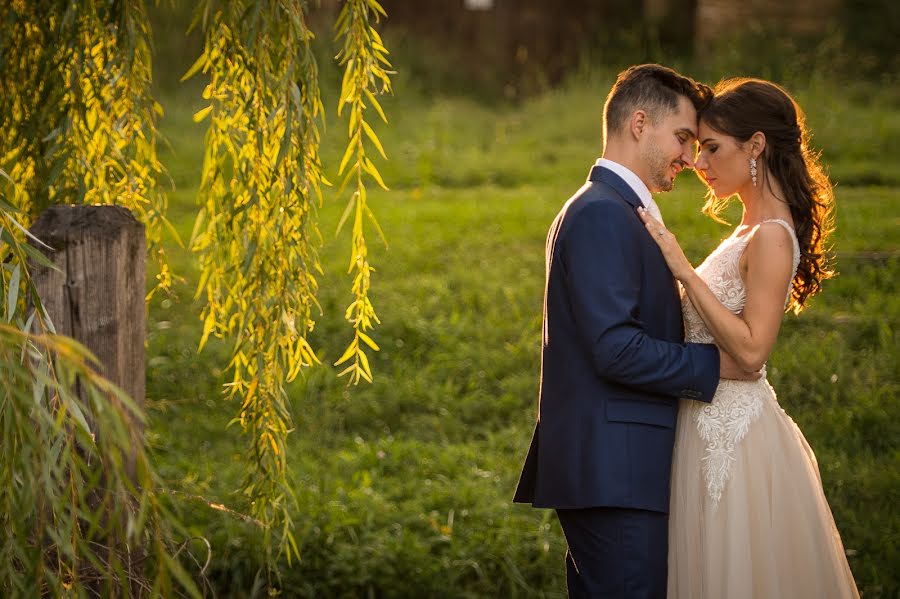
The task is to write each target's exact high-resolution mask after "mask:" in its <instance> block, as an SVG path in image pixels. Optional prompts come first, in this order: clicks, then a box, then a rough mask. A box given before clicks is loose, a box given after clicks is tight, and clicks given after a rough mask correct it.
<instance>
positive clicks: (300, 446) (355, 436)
mask: <svg viewBox="0 0 900 599" xmlns="http://www.w3.org/2000/svg"><path fill="white" fill-rule="evenodd" d="M604 77H605V76H598V78H597V79H596V80H591V81H590V82H589V84H588V83H587V82H581V83H578V82H576V83H572V84H571V85H569V86H568V87H565V88H563V89H561V90H559V91H556V92H552V93H550V94H549V95H547V96H545V97H541V98H537V99H534V100H532V101H529V102H527V103H525V104H524V105H523V106H520V107H516V108H513V107H507V108H485V107H483V106H479V105H477V104H475V103H473V102H472V101H471V100H466V99H459V98H423V97H419V96H416V95H415V94H414V93H410V94H409V95H404V91H403V89H401V90H400V91H399V92H398V97H397V98H396V99H390V100H388V101H387V102H386V104H387V107H386V108H387V110H388V116H389V118H391V120H392V123H391V126H390V127H389V128H388V129H387V130H386V131H385V133H384V135H383V137H382V141H383V142H384V145H385V147H386V149H387V152H388V154H389V157H390V161H389V162H388V163H386V164H385V167H384V168H383V169H382V172H383V174H384V175H385V178H386V180H387V182H388V184H389V185H391V186H392V187H394V188H395V191H393V192H391V193H387V194H385V193H378V194H375V193H373V194H372V196H371V200H372V202H373V206H374V209H375V211H376V214H377V215H378V217H379V220H380V222H381V224H382V226H383V227H384V229H385V231H386V233H387V236H388V240H389V242H390V244H391V247H390V250H386V249H384V248H383V247H381V246H380V245H374V244H373V248H372V250H371V251H372V255H371V260H372V262H373V264H374V265H375V267H376V269H377V271H376V273H375V276H374V280H373V285H374V286H373V293H372V296H373V301H374V302H375V307H376V309H377V311H378V314H379V316H380V318H381V320H382V323H383V324H382V325H381V326H380V327H378V328H377V329H376V330H375V333H374V337H375V339H376V341H377V342H378V343H379V344H380V345H381V347H382V351H381V352H379V353H377V354H375V355H374V356H373V363H372V366H373V371H374V374H375V381H374V383H373V384H372V385H362V386H360V387H351V388H349V389H348V388H347V387H346V386H345V381H343V380H339V379H337V378H336V377H335V374H336V370H335V369H333V368H331V367H329V366H323V367H320V368H316V369H314V370H311V371H309V372H308V373H307V374H306V376H305V377H304V378H303V380H300V381H297V382H296V383H294V384H293V385H292V386H291V387H290V389H289V393H290V396H291V405H292V409H293V412H294V413H293V416H294V421H295V425H296V429H297V430H296V431H295V433H294V434H293V435H291V437H290V438H291V447H290V449H291V456H290V460H289V463H290V465H291V468H292V469H293V471H294V474H295V479H296V481H297V485H298V488H297V494H298V498H299V506H298V508H297V510H296V516H295V521H296V522H297V538H298V541H299V542H300V543H301V558H302V559H301V561H300V563H299V565H296V564H295V566H294V567H293V568H292V569H286V570H285V572H284V574H285V588H286V589H288V590H289V594H291V595H298V596H315V595H319V596H326V595H336V594H339V593H348V594H354V595H364V594H365V593H366V592H367V590H369V589H372V590H374V591H375V592H376V594H378V595H384V596H453V597H466V596H514V595H521V596H563V594H564V589H565V583H564V568H563V565H562V559H563V553H564V542H563V539H562V536H561V533H560V531H559V528H558V526H557V524H556V521H555V519H554V518H552V517H551V515H550V514H549V513H548V512H546V511H540V510H531V509H529V508H527V507H522V506H513V505H512V504H511V502H510V498H511V495H512V492H513V490H514V486H515V482H516V478H517V476H518V473H519V469H520V466H521V462H522V460H523V458H524V455H525V450H526V449H527V444H528V441H529V439H530V434H531V429H532V426H533V420H534V415H535V408H536V398H537V385H538V369H539V340H540V314H541V293H542V285H543V247H544V237H545V234H546V230H547V227H548V226H549V223H550V221H551V220H552V218H553V216H554V215H555V213H556V211H557V210H558V209H559V207H560V206H561V204H562V203H563V202H564V201H565V199H566V198H567V197H568V196H569V195H570V194H571V193H572V192H574V191H575V190H576V189H577V187H578V186H579V185H580V184H581V182H582V181H583V180H584V178H585V177H586V175H587V171H588V168H589V166H590V164H591V162H592V161H593V159H594V158H595V157H596V156H597V154H598V153H599V148H600V137H599V136H600V125H599V115H600V107H601V104H602V95H603V93H604V92H605V89H606V86H607V85H608V83H604V82H605V81H606V79H605V78H604ZM816 85H824V84H816ZM795 91H797V93H798V97H799V98H800V100H801V102H802V103H805V105H807V108H808V112H809V119H810V125H811V127H812V128H813V130H814V132H815V138H814V139H815V143H816V145H817V146H818V147H820V148H822V149H823V150H824V151H825V155H826V160H827V161H828V162H830V164H831V166H832V172H833V173H834V174H835V178H836V179H837V180H838V182H839V186H838V189H837V201H838V233H837V236H836V240H835V247H836V250H837V252H838V260H837V269H838V271H839V272H840V275H839V276H838V277H837V278H836V279H834V280H833V281H828V282H826V284H825V290H824V292H823V294H822V295H821V296H820V297H818V298H816V299H815V300H814V301H813V303H812V306H811V307H810V308H809V310H807V312H805V313H804V314H803V315H802V316H801V317H799V318H796V317H793V316H791V317H786V319H785V323H784V326H783V329H782V335H781V338H780V340H779V343H778V345H777V347H776V350H775V353H774V355H773V356H772V358H771V360H770V372H771V378H772V380H773V384H774V385H775V387H776V390H777V391H778V394H779V399H780V401H781V404H782V406H783V407H784V408H785V410H786V411H787V412H788V413H789V414H790V415H791V416H792V417H793V418H794V419H795V420H796V421H797V423H798V424H799V425H800V427H801V429H802V430H803V431H804V433H805V434H806V436H807V438H808V440H809V441H810V444H811V445H812V447H813V448H814V450H815V451H816V454H817V456H818V459H819V466H820V469H821V472H822V477H823V482H824V486H825V489H826V493H827V494H828V497H829V499H830V501H831V506H832V509H833V511H834V514H835V518H836V520H837V524H838V527H839V529H840V531H841V533H842V535H843V539H844V543H845V546H846V547H847V549H848V550H852V551H853V554H852V555H851V557H850V563H851V566H852V567H853V569H854V572H855V575H856V577H857V581H858V583H859V584H860V587H861V589H863V590H864V591H866V597H879V596H883V597H891V596H894V594H896V592H897V591H898V590H900V578H898V576H897V574H896V572H895V569H894V567H893V565H894V564H896V563H898V560H900V555H898V552H900V543H898V536H900V522H898V518H897V516H896V515H895V505H896V503H897V501H898V497H897V492H898V488H900V481H898V476H900V475H898V468H897V464H898V457H900V456H898V449H897V445H896V439H897V438H898V433H900V431H898V424H897V423H898V421H900V413H898V408H897V405H896V397H897V391H898V388H897V387H898V382H897V378H896V374H895V368H896V366H895V365H896V362H897V351H896V347H897V339H896V329H897V322H898V315H900V307H898V289H897V280H898V278H900V265H898V257H900V235H898V232H897V231H898V229H897V220H896V218H897V217H896V215H897V214H900V187H898V184H900V180H898V179H897V177H898V175H897V172H896V169H892V168H890V166H889V164H890V162H889V160H890V157H891V155H892V154H891V153H890V151H893V150H894V149H896V148H895V144H896V143H897V141H896V140H897V139H898V136H897V133H898V131H900V118H898V116H897V115H898V114H900V110H898V107H897V105H896V104H895V103H892V102H893V100H891V99H890V98H889V97H888V96H887V95H884V96H879V95H878V93H877V92H876V93H875V95H873V96H869V97H868V98H867V99H864V98H859V97H855V96H852V95H850V94H849V92H848V95H847V96H844V95H843V94H840V93H838V92H837V91H836V90H835V89H834V88H826V89H824V90H819V89H817V88H815V87H813V86H811V87H809V88H808V89H807V88H801V89H799V90H795ZM819 94H825V95H829V94H830V95H829V98H830V99H829V101H828V103H824V102H817V101H816V98H819V97H820V96H819ZM864 100H865V101H864ZM165 104H166V109H167V114H168V116H167V118H166V119H165V120H164V121H163V123H162V127H163V128H164V130H165V131H166V133H167V135H168V136H169V138H170V140H171V141H172V145H173V146H174V148H175V150H176V155H175V156H174V157H173V156H169V155H165V156H164V157H163V160H164V162H165V163H166V165H167V167H168V168H169V171H170V172H171V173H172V176H173V179H175V181H176V183H177V184H178V190H177V191H176V192H175V193H173V194H172V195H171V196H170V204H171V206H172V212H171V217H172V220H173V222H174V223H175V225H176V227H177V228H178V230H179V231H180V232H181V234H182V236H183V237H184V238H185V239H187V238H188V237H189V235H190V231H191V227H192V225H193V215H194V214H195V207H194V201H195V200H194V197H195V193H196V185H197V183H198V181H199V169H200V163H199V161H200V159H201V156H202V138H203V129H202V128H201V127H199V126H197V125H194V124H193V123H191V121H190V114H191V111H192V109H194V107H192V106H190V105H189V103H188V102H182V103H179V104H172V103H165ZM833 114H837V115H843V116H844V117H846V119H844V120H841V119H839V118H837V117H835V118H832V117H831V116H830V115H833ZM851 115H852V116H854V118H853V119H852V120H851V119H850V116H851ZM851 122H852V123H856V125H858V126H857V128H856V129H854V128H853V127H849V126H848V123H851ZM879 132H884V133H883V135H882V133H879ZM332 133H333V132H332ZM338 133H343V131H339V132H338ZM865 135H870V137H869V138H868V141H866V139H864V136H865ZM860 136H862V137H860ZM327 143H328V142H326V146H327ZM338 152H339V150H338V149H337V144H335V145H334V146H333V147H332V146H328V147H327V149H326V160H328V162H327V165H330V166H329V167H330V168H331V169H333V170H336V167H337V165H336V163H335V160H337V159H339V157H340V156H339V155H337V154H338ZM336 155H337V156H336ZM893 155H896V152H894V153H893ZM867 164H868V165H870V166H866V167H865V169H864V168H863V167H861V166H860V165H867ZM870 167H871V172H872V173H875V174H876V175H877V176H875V177H870V176H869V175H868V174H866V175H865V176H860V175H859V173H862V172H865V173H869V172H870V171H869V170H866V169H869V168H870ZM871 182H880V183H881V184H882V185H881V186H862V185H861V184H868V183H871ZM884 184H889V185H884ZM703 191H704V190H703V188H702V186H701V185H700V184H699V182H698V181H697V180H696V178H694V177H692V176H691V175H689V174H687V175H682V177H681V178H680V179H679V180H678V182H677V190H676V191H675V192H673V193H671V194H668V195H665V196H660V198H659V201H660V205H661V208H662V210H663V212H664V213H665V216H666V222H667V224H668V226H669V227H670V228H672V229H673V230H674V231H675V232H676V233H677V234H678V236H679V238H680V240H681V241H682V243H683V244H684V246H685V248H686V251H687V254H688V256H689V258H691V259H692V260H693V261H694V262H695V263H696V262H697V261H699V260H700V259H701V258H702V257H703V256H704V255H705V254H706V253H707V252H709V251H710V250H711V249H712V248H713V247H714V246H715V244H716V243H717V242H718V240H719V239H720V238H721V237H723V236H725V235H727V234H728V229H727V228H725V227H723V226H721V225H718V224H716V223H713V222H711V221H709V220H707V219H705V218H704V217H702V216H701V215H700V214H699V207H700V205H701V203H702V195H703ZM344 200H345V198H344V199H341V200H337V199H335V198H334V197H331V196H329V198H328V200H327V202H326V205H325V206H324V207H323V208H322V211H321V223H322V224H321V228H322V231H323V233H324V235H325V239H326V244H325V247H323V249H322V256H323V262H324V264H325V267H326V272H327V274H326V276H325V277H324V278H323V280H322V281H321V282H322V284H323V290H322V293H321V296H320V299H321V303H322V306H323V309H324V315H323V316H322V318H321V319H320V321H319V322H318V324H317V326H316V329H315V331H314V332H313V334H312V342H313V346H314V347H316V348H318V350H319V353H320V357H321V358H322V361H323V363H324V364H330V363H332V362H333V361H334V360H335V359H336V358H337V357H338V356H339V355H340V353H341V351H342V350H343V348H344V347H345V346H346V343H347V342H348V340H349V339H350V338H351V336H352V331H351V330H350V329H349V328H348V327H347V325H346V324H345V323H344V321H343V318H342V316H343V306H345V305H346V303H347V300H348V299H349V292H348V291H347V290H348V288H349V285H348V283H349V280H348V279H347V277H346V274H345V273H346V261H347V256H348V250H349V239H347V238H346V236H342V237H339V238H337V239H335V238H334V231H335V228H336V224H337V221H338V218H339V216H340V213H341V211H342V209H343V201H344ZM729 214H730V215H731V218H732V219H734V218H736V216H737V214H736V212H735V211H734V209H732V211H731V212H730V213H729ZM170 252H171V254H172V260H173V267H174V268H175V270H176V271H177V272H179V273H181V274H182V276H184V278H185V279H186V282H185V283H184V284H182V285H181V286H180V287H179V288H178V296H177V298H174V299H164V298H162V297H159V298H156V299H154V301H153V303H152V305H151V307H150V318H149V320H148V327H149V341H148V343H149V346H148V353H147V356H148V369H147V372H148V386H147V392H148V402H149V405H150V408H151V412H150V418H151V422H150V426H149V430H148V434H149V435H150V439H151V441H152V443H153V447H154V448H155V452H156V461H157V464H158V467H159V470H160V472H161V473H162V474H163V476H164V477H165V478H166V479H167V481H168V482H169V483H170V484H171V485H172V486H173V487H174V488H176V489H177V490H180V491H182V492H184V493H188V494H192V495H197V496H202V497H203V498H205V499H207V500H209V501H214V502H221V503H224V504H225V505H227V506H229V507H233V508H236V509H241V508H242V506H243V505H244V504H243V503H242V501H243V499H242V498H241V497H238V496H236V495H234V490H235V489H237V488H238V487H239V484H240V479H241V477H242V475H243V473H242V472H241V471H240V467H241V466H240V465H241V464H243V463H244V461H243V459H242V457H241V456H240V452H241V451H243V445H242V443H241V442H240V439H239V436H238V434H237V431H235V430H234V429H226V425H227V423H228V421H229V420H230V419H231V417H232V415H233V414H234V413H235V410H236V409H237V406H236V405H235V404H231V403H229V404H226V403H224V401H223V400H222V396H223V395H222V388H221V384H222V383H223V382H224V381H223V380H222V377H221V372H222V371H223V370H225V365H226V363H225V360H226V359H227V355H228V353H229V349H230V348H229V347H228V346H227V345H226V344H225V343H222V342H216V343H211V344H210V345H209V346H208V347H206V348H205V349H204V351H203V353H202V354H200V355H197V353H196V347H197V343H198V341H199V335H200V330H201V327H200V323H199V321H198V319H197V314H198V313H199V307H198V306H197V305H195V304H194V303H192V301H191V297H192V295H193V292H194V285H195V284H196V280H197V279H196V272H197V269H196V266H195V264H194V262H193V260H192V258H191V256H190V255H189V254H188V253H187V252H186V251H184V250H180V249H177V248H175V247H173V248H172V249H171V250H170ZM185 519H186V520H187V522H188V524H189V525H190V526H191V528H192V530H193V531H194V532H195V533H197V534H201V535H204V536H207V537H209V538H210V540H211V542H212V544H213V551H214V554H213V562H212V574H211V576H212V577H213V578H214V580H215V581H216V583H217V585H219V587H220V588H221V589H230V592H237V590H238V589H249V587H250V586H251V584H252V580H253V577H254V575H255V573H256V569H257V568H258V567H259V566H260V554H259V551H258V542H259V539H260V534H259V532H258V531H257V530H255V527H254V525H252V524H248V523H246V522H244V521H242V520H240V519H237V518H233V517H231V516H228V515H225V514H223V513H222V512H220V511H216V510H211V509H209V508H207V507H205V506H204V505H203V503H202V502H201V501H199V500H188V501H186V503H185Z"/></svg>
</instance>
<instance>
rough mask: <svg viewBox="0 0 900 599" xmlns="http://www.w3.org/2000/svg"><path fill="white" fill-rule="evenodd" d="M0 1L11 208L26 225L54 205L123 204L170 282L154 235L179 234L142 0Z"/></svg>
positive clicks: (0, 91)
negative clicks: (162, 158) (170, 206)
mask: <svg viewBox="0 0 900 599" xmlns="http://www.w3.org/2000/svg"><path fill="white" fill-rule="evenodd" d="M4 4H5V7H4V8H3V9H2V10H0V23H2V27H3V35H2V36H0V57H2V65H3V77H0V131H3V135H0V168H3V169H5V170H6V172H8V173H9V175H10V176H11V177H12V179H14V180H15V181H16V182H17V183H18V188H17V192H16V196H15V197H14V198H13V203H14V205H16V206H17V207H19V208H20V209H22V210H23V212H24V213H25V214H24V220H25V224H26V225H27V224H29V223H30V222H31V221H33V219H35V218H36V217H37V215H38V214H40V212H42V211H43V210H44V209H45V208H46V207H47V206H49V205H51V204H118V205H122V206H125V207H126V208H128V209H129V210H131V211H132V213H134V215H135V216H136V217H137V218H138V219H139V220H140V221H141V222H143V223H144V224H145V226H146V232H147V241H148V247H149V249H150V251H151V253H152V254H153V256H154V257H155V259H156V261H157V264H158V270H159V274H158V275H157V279H158V282H157V283H158V284H157V287H156V288H161V289H168V288H169V287H170V285H171V283H172V274H171V271H170V269H169V266H168V262H167V260H166V257H165V254H164V252H163V249H162V247H161V241H162V239H163V235H164V231H165V230H168V231H169V232H170V233H171V234H172V235H173V237H174V238H175V239H176V240H178V235H177V233H175V231H174V229H173V228H172V226H171V225H170V224H169V223H168V221H167V220H166V218H165V213H166V202H167V200H166V196H165V194H164V193H163V192H162V190H161V189H160V187H159V185H158V183H157V180H158V179H159V177H160V176H161V175H162V173H163V168H162V165H161V164H160V162H159V159H158V158H157V153H156V143H157V137H158V133H157V129H156V123H157V119H158V118H159V117H160V116H161V115H162V108H161V107H160V105H159V103H158V102H156V101H155V100H154V99H153V98H152V96H151V94H150V82H151V74H152V73H151V55H150V46H151V32H150V29H149V25H148V19H147V15H146V10H145V6H144V2H143V1H142V0H130V1H127V2H120V1H114V0H107V1H98V0H94V1H91V2H68V1H65V0H29V1H28V2H23V1H15V2H11V3H4ZM156 288H155V289H156ZM155 289H154V290H155Z"/></svg>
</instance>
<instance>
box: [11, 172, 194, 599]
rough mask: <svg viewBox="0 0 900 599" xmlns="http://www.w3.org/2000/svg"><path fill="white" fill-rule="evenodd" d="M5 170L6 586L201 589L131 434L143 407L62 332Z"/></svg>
mask: <svg viewBox="0 0 900 599" xmlns="http://www.w3.org/2000/svg"><path fill="white" fill-rule="evenodd" d="M0 176H2V178H0V266H2V270H0V297H2V298H4V304H5V305H6V314H5V315H4V318H3V319H2V320H0V381H3V384H2V385H0V447H3V453H2V459H0V595H2V596H4V597H34V596H53V597H59V596H85V595H87V594H88V593H90V594H92V595H94V596H129V595H132V594H133V595H138V596H148V595H149V596H164V597H168V596H181V595H185V594H187V595H190V596H194V597H198V596H199V593H198V591H197V588H196V586H195V585H194V583H193V581H192V579H191V576H189V575H188V574H187V573H186V572H185V570H184V569H183V567H182V566H181V565H180V563H179V562H178V561H176V560H175V559H174V556H175V555H176V553H177V550H176V549H175V548H174V546H173V543H172V538H173V534H174V533H176V532H180V533H181V534H185V532H184V531H183V530H181V529H180V527H179V525H178V524H177V520H176V519H175V518H174V516H173V514H172V513H171V512H170V508H169V507H168V501H166V500H165V496H163V495H161V494H160V490H161V486H160V484H159V481H158V479H157V476H156V474H155V472H154V471H153V469H152V466H151V465H150V463H149V460H148V456H147V454H146V452H145V451H144V448H143V446H140V445H138V446H135V445H134V442H133V440H134V438H135V435H134V433H133V430H132V429H133V427H134V426H135V423H136V422H140V421H142V420H143V414H142V412H141V411H140V410H139V408H137V407H136V406H135V405H134V404H133V403H132V401H131V400H130V399H129V398H128V396H127V395H126V394H125V393H123V392H122V391H121V390H119V389H117V388H116V387H115V386H113V385H112V384H111V383H110V382H109V381H107V380H106V379H104V378H103V377H102V376H100V375H99V374H98V372H97V363H96V361H95V359H94V358H93V357H92V356H91V355H90V354H89V352H88V351H87V350H86V349H85V348H84V347H82V346H81V345H79V344H78V343H77V342H75V341H73V340H72V339H69V338H67V337H62V336H59V335H55V334H53V327H52V323H51V322H50V321H49V319H48V318H47V315H46V313H45V312H44V309H43V307H42V305H41V301H40V297H38V294H37V291H36V289H35V287H34V284H33V282H32V280H31V277H30V275H29V270H28V264H29V261H31V262H42V260H43V261H44V262H46V259H45V258H42V254H41V253H40V252H38V251H37V250H35V249H34V247H32V246H30V245H27V244H26V243H25V241H24V238H25V237H26V235H27V234H26V233H25V229H24V228H23V226H22V225H21V223H19V222H18V221H17V220H16V217H17V216H21V214H22V212H21V211H19V210H18V209H16V208H15V207H13V206H12V205H11V202H10V199H11V196H15V195H16V192H17V191H18V190H17V189H16V186H15V185H14V184H13V183H12V181H11V180H10V178H9V177H8V176H7V174H6V173H5V172H4V171H2V170H0ZM31 242H32V243H33V244H34V245H35V246H40V245H41V244H40V242H38V241H37V240H34V239H31ZM29 305H30V306H33V308H31V309H30V310H29V311H28V312H26V309H27V306H29Z"/></svg>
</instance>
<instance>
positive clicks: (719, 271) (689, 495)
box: [668, 220, 859, 599]
mask: <svg viewBox="0 0 900 599" xmlns="http://www.w3.org/2000/svg"><path fill="white" fill-rule="evenodd" d="M767 222H778V223H780V224H781V225H783V226H784V227H786V228H787V229H788V230H789V231H790V233H791V237H792V239H794V270H795V272H796V268H797V264H798V263H799V259H800V250H799V247H798V245H797V240H796V236H795V235H794V231H793V229H792V228H791V227H790V225H789V224H788V223H786V222H784V221H781V220H776V221H767ZM749 238H750V236H749V235H742V236H737V237H735V236H732V237H730V238H729V239H726V240H725V241H723V242H722V243H721V244H720V245H719V247H718V248H716V250H715V251H714V252H713V253H712V254H710V256H709V257H708V258H707V259H706V260H705V261H704V262H703V264H702V265H700V267H699V268H698V269H697V273H698V274H699V275H700V277H701V278H702V279H703V280H704V281H705V282H706V284H707V285H709V287H710V289H712V291H713V293H715V295H716V297H717V298H718V299H719V301H721V302H722V303H723V304H724V305H725V306H726V307H727V308H728V309H729V310H731V311H732V312H734V313H735V314H740V313H741V311H742V310H743V307H744V302H745V299H746V298H745V289H744V284H743V281H742V280H741V276H740V272H739V266H738V263H739V260H740V257H741V254H742V252H743V251H744V248H745V247H746V245H747V242H748V240H749ZM682 302H683V310H684V320H685V329H686V330H685V333H686V339H687V341H692V342H698V343H712V342H713V338H712V336H711V335H710V333H709V331H708V330H707V328H706V326H705V325H704V323H703V321H702V320H701V319H700V316H699V314H698V313H697V311H696V310H695V309H694V307H693V305H691V303H690V301H689V300H688V299H687V297H686V296H685V297H684V298H683V300H682ZM763 372H765V370H763ZM679 410H680V411H679V415H678V425H677V428H676V433H675V454H674V459H673V465H672V495H671V503H670V513H669V573H668V576H669V582H668V597H669V599H805V598H808V599H826V598H836V599H837V598H840V599H844V598H847V597H859V594H858V592H857V589H856V585H855V583H854V581H853V575H852V573H851V572H850V567H849V565H848V564H847V558H846V557H845V555H844V547H843V545H842V543H841V537H840V535H839V534H838V531H837V528H836V527H835V524H834V518H833V516H832V515H831V510H830V508H829V507H828V503H827V501H826V499H825V495H824V493H823V491H822V481H821V478H820V476H819V468H818V465H817V463H816V457H815V455H814V454H813V451H812V449H811V448H810V447H809V444H807V442H806V439H804V438H803V435H802V434H801V432H800V429H798V428H797V425H796V424H795V423H794V421H793V420H791V418H790V416H788V415H787V414H786V413H785V412H784V410H782V409H781V407H780V406H779V405H778V400H777V399H776V397H775V391H774V390H773V389H772V386H771V385H770V384H769V382H768V381H767V380H766V378H765V376H764V377H763V378H762V379H760V380H756V381H730V380H722V381H720V383H719V387H718V389H717V390H716V394H715V397H713V400H712V402H711V403H709V404H706V403H701V402H696V401H682V402H681V405H680V406H679Z"/></svg>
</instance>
